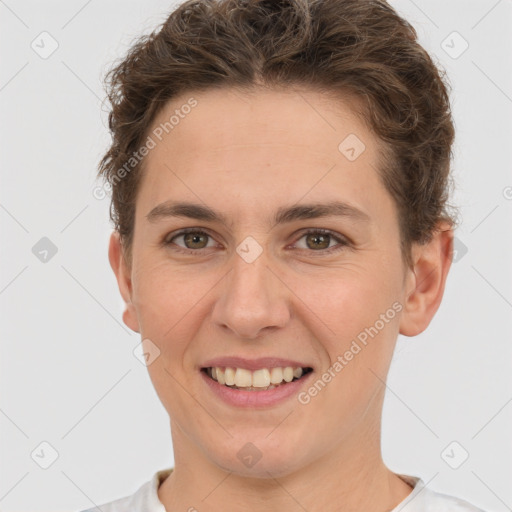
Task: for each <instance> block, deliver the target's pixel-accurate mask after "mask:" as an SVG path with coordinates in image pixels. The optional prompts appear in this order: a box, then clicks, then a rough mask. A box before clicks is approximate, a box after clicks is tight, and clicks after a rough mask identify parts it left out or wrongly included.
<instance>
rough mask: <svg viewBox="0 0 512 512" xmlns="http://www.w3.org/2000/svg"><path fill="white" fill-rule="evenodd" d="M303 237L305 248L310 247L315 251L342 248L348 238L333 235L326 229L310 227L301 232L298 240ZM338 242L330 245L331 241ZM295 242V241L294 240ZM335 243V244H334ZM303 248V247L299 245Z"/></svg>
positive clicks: (346, 244)
mask: <svg viewBox="0 0 512 512" xmlns="http://www.w3.org/2000/svg"><path fill="white" fill-rule="evenodd" d="M303 238H304V239H305V250H307V249H310V250H312V251H315V252H323V253H331V252H335V251H339V250H341V249H343V248H344V247H345V246H348V245H349V242H348V240H346V239H345V238H343V237H341V236H338V235H335V234H334V233H333V232H331V231H329V230H328V229H310V230H308V231H306V232H305V233H303V234H302V236H301V237H300V238H299V239H298V240H302V239H303ZM334 241H336V242H338V244H334V246H333V245H331V242H334ZM295 244H297V242H295ZM336 245H337V246H336ZM300 249H304V247H300Z"/></svg>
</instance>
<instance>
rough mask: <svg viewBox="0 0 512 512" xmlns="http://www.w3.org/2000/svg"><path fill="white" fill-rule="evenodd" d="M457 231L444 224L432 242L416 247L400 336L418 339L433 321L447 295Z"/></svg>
mask: <svg viewBox="0 0 512 512" xmlns="http://www.w3.org/2000/svg"><path fill="white" fill-rule="evenodd" d="M452 253H453V230H452V229H451V226H450V225H449V224H447V223H444V222H443V223H440V225H439V226H438V229H437V231H435V232H434V234H433V236H432V239H431V240H430V242H427V243H426V244H423V245H419V244H416V245H415V246H414V247H413V268H411V269H409V270H408V272H409V275H408V276H407V277H408V279H406V290H405V300H404V309H403V313H402V317H401V319H400V331H399V332H400V334H403V335H404V336H416V335H418V334H420V333H422V332H423V331H424V330H425V329H426V328H427V327H428V325H429V324H430V322H431V321H432V318H433V317H434V315H435V313H436V311H437V310H438V308H439V306H440V304H441V300H442V298H443V294H444V288H445V284H446V279H447V276H448V271H449V269H450V266H451V262H452Z"/></svg>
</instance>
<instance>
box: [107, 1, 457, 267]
mask: <svg viewBox="0 0 512 512" xmlns="http://www.w3.org/2000/svg"><path fill="white" fill-rule="evenodd" d="M260 85H265V86H267V87H292V86H295V85H299V86H307V87H310V88H313V89H315V90H318V91H320V92H325V93H332V94H334V95H337V96H339V97H340V98H342V97H343V95H344V94H345V95H346V94H351V95H353V96H355V97H357V98H359V99H360V100H361V102H360V103H361V105H362V108H361V109H360V112H358V113H359V115H360V117H361V119H362V120H363V121H364V122H365V123H366V125H367V126H368V127H369V128H370V129H371V131H372V132H373V133H374V134H375V135H376V136H377V138H378V139H380V143H381V145H382V147H383V148H384V150H385V151H384V153H383V158H382V162H380V163H379V169H377V171H378V173H379V175H380V178H381V180H382V182H383V184H384V185H385V187H386V189H387V191H388V192H389V193H390V194H391V196H392V198H393V199H394V202H395V204H396V206H397V211H398V215H399V227H400V235H401V236H400V239H401V250H402V256H403V260H404V261H405V262H406V264H407V265H411V258H410V249H411V246H412V243H413V242H417V243H425V242H428V241H429V240H430V239H431V237H432V235H433V233H434V232H435V231H436V229H438V223H439V222H440V221H446V222H449V224H450V225H451V226H452V227H453V226H454V225H456V224H457V221H456V215H455V214H454V213H452V212H450V209H452V208H453V207H451V206H450V205H449V204H448V199H449V195H450V185H451V179H450V160H451V157H452V149H451V148H452V143H453V139H454V126H453V120H452V115H451V109H450V102H449V89H450V86H449V84H448V82H447V79H446V75H445V73H444V71H441V70H440V68H439V67H438V66H437V65H436V64H435V63H434V61H433V60H432V58H431V57H430V56H429V54H428V53H427V52H426V50H425V49H424V48H423V47H422V46H421V45H420V44H419V42H418V40H417V33H416V31H415V29H414V28H413V27H412V26H411V25H410V24H409V23H408V22H407V21H406V20H404V19H403V18H402V17H400V16H399V15H398V13H397V12H396V11H395V10H394V9H393V8H392V7H391V6H390V5H388V4H387V3H386V2H385V1H384V0H188V1H186V2H184V3H182V4H181V5H179V6H178V7H177V8H176V9H175V10H174V11H173V12H172V13H171V14H170V15H169V16H168V18H167V19H166V20H165V21H164V22H163V23H162V24H161V26H159V27H158V28H157V29H156V30H154V31H153V32H152V33H150V34H149V35H143V36H140V37H139V38H138V39H137V40H136V41H135V42H134V43H133V44H132V46H131V47H130V49H129V50H128V52H127V54H126V55H125V56H124V57H123V58H121V60H120V61H119V62H116V63H115V65H114V66H113V67H112V69H110V71H109V72H108V73H107V74H106V77H105V87H106V91H107V96H108V100H109V102H110V104H111V109H110V112H109V118H108V122H109V129H110V132H111V136H112V142H111V145H110V146H109V148H108V151H107V152H106V153H105V155H104V156H103V158H102V160H101V162H100V164H99V169H98V177H103V179H104V180H105V185H108V186H109V188H110V189H111V191H112V198H111V204H110V218H111V220H112V221H113V222H114V224H115V229H116V230H117V231H118V232H119V233H120V237H121V240H122V243H123V250H124V252H125V254H126V255H127V259H128V260H131V256H130V255H131V245H132V240H133V230H134V221H135V202H136V196H137V190H138V184H139V182H140V177H141V173H142V172H143V163H144V159H141V160H140V161H139V160H137V161H136V162H134V164H133V165H132V167H133V168H132V169H130V170H129V172H126V162H127V161H129V160H130V159H132V161H133V155H134V154H135V153H136V151H137V150H138V149H139V148H140V147H141V145H142V144H143V142H144V140H145V137H146V135H147V133H148V129H149V128H150V127H151V123H152V121H153V120H154V119H155V117H156V115H157V114H158V112H159V111H160V110H161V109H162V108H163V107H164V105H165V104H166V103H167V102H168V101H169V100H171V99H173V98H175V97H177V96H178V95H181V94H184V93H187V92H192V91H203V90H208V89H212V88H219V87H235V88H245V89H247V88H256V87H258V86H260ZM345 97H346V96H345ZM137 154H138V153H137ZM123 165H124V167H123ZM122 169H125V171H124V172H121V171H122ZM121 178H122V179H121ZM453 211H455V210H453ZM455 213H456V212H455Z"/></svg>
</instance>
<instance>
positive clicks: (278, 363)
mask: <svg viewBox="0 0 512 512" xmlns="http://www.w3.org/2000/svg"><path fill="white" fill-rule="evenodd" d="M228 366H229V367H231V368H245V369H246V370H252V371H254V370H260V369H261V368H276V367H282V368H285V367H286V366H291V367H293V368H297V367H301V368H312V367H311V365H308V364H305V363H302V362H300V361H295V360H293V359H283V358H280V357H260V358H258V359H246V358H244V357H236V356H230V357H216V358H214V359H209V360H208V361H206V362H204V363H203V364H202V365H201V368H211V367H228Z"/></svg>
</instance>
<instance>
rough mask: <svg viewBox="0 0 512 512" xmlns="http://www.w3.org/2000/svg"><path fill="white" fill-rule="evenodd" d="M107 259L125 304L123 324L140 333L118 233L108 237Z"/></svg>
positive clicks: (129, 275) (127, 269)
mask: <svg viewBox="0 0 512 512" xmlns="http://www.w3.org/2000/svg"><path fill="white" fill-rule="evenodd" d="M108 259H109V261H110V266H111V267H112V270H113V271H114V274H115V276H116V279H117V285H118V286H119V291H120V292H121V296H122V297H123V300H124V302H125V305H126V307H125V310H124V312H123V322H124V323H125V324H126V325H127V326H128V327H129V328H130V329H131V330H132V331H135V332H140V330H139V321H138V318H137V312H136V310H135V307H134V305H133V304H132V301H131V298H132V281H131V269H130V266H129V265H128V263H127V262H126V259H125V257H124V254H123V247H122V244H121V239H120V236H119V232H118V231H113V232H112V234H111V235H110V242H109V246H108Z"/></svg>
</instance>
